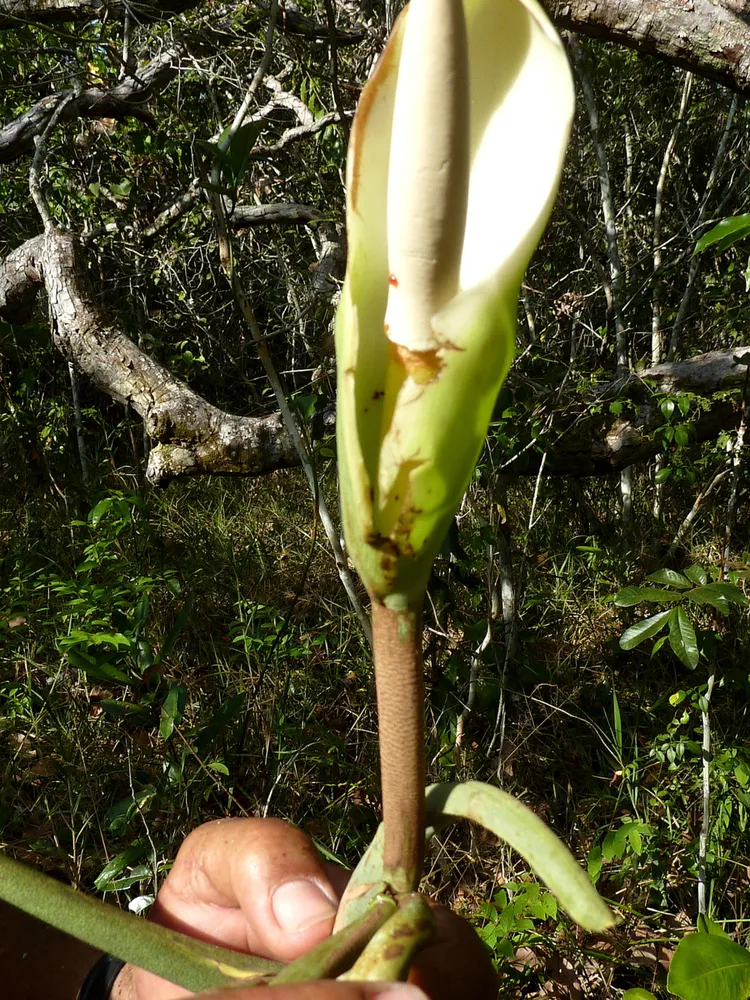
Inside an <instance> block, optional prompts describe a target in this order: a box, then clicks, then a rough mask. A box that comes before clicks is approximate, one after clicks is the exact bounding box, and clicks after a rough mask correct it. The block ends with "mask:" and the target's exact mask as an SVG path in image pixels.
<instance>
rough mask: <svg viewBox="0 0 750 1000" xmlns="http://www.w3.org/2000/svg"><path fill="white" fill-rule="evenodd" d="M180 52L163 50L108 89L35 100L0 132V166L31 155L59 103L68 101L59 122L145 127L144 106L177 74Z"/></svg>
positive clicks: (147, 115) (150, 118) (147, 114)
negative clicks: (108, 121)
mask: <svg viewBox="0 0 750 1000" xmlns="http://www.w3.org/2000/svg"><path fill="white" fill-rule="evenodd" d="M180 54H181V50H180V49H179V48H178V47H172V48H170V49H167V50H165V51H164V52H162V53H161V54H160V55H158V56H157V57H156V58H155V59H152V60H151V62H150V63H149V64H148V66H146V67H144V68H143V69H141V70H139V71H138V72H137V73H136V75H135V77H127V78H126V79H124V80H121V81H120V82H119V83H118V84H117V85H116V86H114V87H112V88H111V89H110V90H101V89H100V88H99V87H88V88H87V89H86V90H82V91H81V92H80V93H79V94H74V93H73V91H63V92H61V93H59V94H52V95H51V96H49V97H44V98H42V100H41V101H37V103H36V104H34V105H33V106H32V107H30V108H29V110H28V111H26V112H24V114H22V115H20V116H19V117H18V118H16V119H15V120H14V121H12V122H9V123H8V124H7V125H6V126H5V127H4V128H2V129H0V163H10V162H11V161H12V160H17V159H18V158H19V156H23V155H24V154H25V153H30V152H32V150H33V148H34V138H35V137H36V136H37V135H41V133H42V132H43V131H44V129H45V128H46V126H47V124H48V122H49V120H50V118H51V117H52V115H53V114H54V113H55V110H56V109H57V107H58V105H59V103H60V101H63V100H67V99H68V98H70V99H69V100H68V103H67V105H66V107H65V110H64V112H63V114H62V118H63V120H67V121H70V120H71V119H73V118H117V119H122V118H138V119H140V120H141V121H143V122H146V124H148V125H152V124H153V123H154V121H155V119H154V116H153V114H152V113H151V111H149V109H148V108H147V107H146V104H147V103H148V101H150V100H151V99H152V98H153V97H154V96H155V95H156V94H158V93H159V91H160V90H163V89H164V87H166V85H167V84H168V83H169V81H170V80H171V79H172V77H173V76H174V75H175V73H176V72H177V62H178V60H179V57H180Z"/></svg>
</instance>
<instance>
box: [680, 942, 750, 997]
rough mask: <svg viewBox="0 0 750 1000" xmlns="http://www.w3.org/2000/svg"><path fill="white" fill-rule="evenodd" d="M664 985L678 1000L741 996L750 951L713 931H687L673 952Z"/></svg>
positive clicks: (748, 976)
mask: <svg viewBox="0 0 750 1000" xmlns="http://www.w3.org/2000/svg"><path fill="white" fill-rule="evenodd" d="M667 989H668V990H669V992H670V993H674V994H675V996H678V997H681V1000H744V998H745V997H747V996H749V995H750V952H748V951H747V950H746V949H745V948H743V947H742V946H741V945H739V944H736V942H734V941H732V940H730V939H729V938H725V937H721V936H719V935H716V934H688V936H687V937H684V938H683V939H682V941H680V943H679V944H678V946H677V950H676V951H675V953H674V958H673V959H672V964H671V965H670V967H669V977H668V978H667Z"/></svg>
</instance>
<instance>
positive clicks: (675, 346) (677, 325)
mask: <svg viewBox="0 0 750 1000" xmlns="http://www.w3.org/2000/svg"><path fill="white" fill-rule="evenodd" d="M738 103H739V98H738V97H737V94H734V95H733V97H732V103H731V104H730V105H729V111H728V112H727V117H726V121H725V122H724V130H723V132H722V136H721V140H720V141H719V145H718V147H717V149H716V155H715V156H714V162H713V164H712V165H711V172H710V173H709V175H708V180H707V181H706V188H705V190H704V192H703V198H702V199H701V203H700V207H699V208H698V216H697V218H696V220H695V224H694V226H693V230H696V229H698V228H700V227H701V226H702V225H703V222H704V221H705V218H706V211H707V209H708V202H709V199H710V197H711V194H712V192H713V189H714V187H715V185H716V181H717V179H718V176H719V171H720V170H721V166H722V164H723V162H724V157H725V156H726V152H727V146H728V144H729V133H730V132H731V129H732V122H733V121H734V116H735V112H736V111H737V107H738ZM701 263H702V258H701V256H700V254H698V255H696V256H695V257H693V258H692V259H691V261H690V267H689V269H688V279H687V283H686V285H685V290H684V292H683V293H682V298H681V299H680V304H679V306H678V308H677V315H676V316H675V321H674V323H673V324H672V335H671V337H670V338H669V350H668V351H667V361H674V358H675V356H676V354H677V352H678V350H679V346H680V334H681V333H682V328H683V326H684V325H685V320H686V319H687V314H688V309H689V307H690V301H691V299H692V297H693V289H694V288H695V284H696V282H697V280H698V273H699V271H700V267H701Z"/></svg>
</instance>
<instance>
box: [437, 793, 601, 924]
mask: <svg viewBox="0 0 750 1000" xmlns="http://www.w3.org/2000/svg"><path fill="white" fill-rule="evenodd" d="M427 817H428V821H429V822H431V823H432V824H433V826H434V827H435V829H436V830H438V829H440V828H442V827H443V826H445V825H446V823H448V822H451V821H452V820H453V819H456V818H458V817H461V818H462V819H469V820H472V822H474V823H479V824H480V826H483V827H484V828H485V829H486V830H491V831H492V833H494V834H495V836H497V837H501V838H502V839H503V840H505V841H506V842H507V843H508V844H510V846H511V847H513V848H514V849H515V850H516V851H518V853H519V854H520V855H521V856H522V857H524V858H525V859H526V861H527V862H528V863H529V865H531V867H532V868H533V869H534V871H535V872H536V874H537V875H538V876H539V877H540V878H541V880H542V881H543V882H545V883H546V884H547V886H549V888H550V889H551V891H552V892H553V893H554V894H555V896H557V898H558V900H559V902H560V904H561V905H562V906H563V908H564V909H565V910H567V912H568V913H569V914H570V916H571V917H572V918H573V920H575V921H576V923H578V924H580V925H581V926H582V927H585V928H586V929H587V930H590V931H602V930H605V928H607V927H612V926H614V924H615V923H616V920H615V916H614V914H613V913H612V911H611V910H610V909H609V907H607V906H606V905H605V903H604V902H603V900H602V899H601V898H600V896H599V894H598V893H597V891H596V889H594V887H593V885H592V884H591V880H590V879H589V877H588V875H587V874H586V873H585V872H584V870H583V869H582V868H581V866H580V865H579V864H578V862H577V861H576V859H575V858H574V857H573V855H572V854H571V853H570V851H569V850H568V848H567V847H566V846H565V844H563V842H562V841H561V840H559V839H558V838H557V837H556V836H555V834H554V833H553V832H552V830H550V828H549V827H548V826H547V825H546V824H545V823H544V822H543V821H542V820H541V819H539V817H538V816H537V815H536V814H535V813H533V812H532V811H531V810H530V809H529V808H528V807H527V806H525V805H524V804H523V803H522V802H519V801H518V800H517V799H514V798H513V796H512V795H508V793H507V792H504V791H502V789H500V788H495V787H493V786H491V785H485V784H482V782H480V781H467V782H464V783H463V784H456V785H454V784H442V785H432V786H431V787H430V788H428V789H427Z"/></svg>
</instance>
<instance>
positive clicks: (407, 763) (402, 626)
mask: <svg viewBox="0 0 750 1000" xmlns="http://www.w3.org/2000/svg"><path fill="white" fill-rule="evenodd" d="M372 636H373V647H374V658H375V688H376V691H377V698H378V729H379V732H380V781H381V787H382V794H383V827H384V835H385V849H384V858H383V870H384V878H385V880H386V882H388V884H389V885H390V887H391V888H392V889H393V890H394V892H396V893H403V892H413V891H414V890H415V889H416V888H417V886H418V885H419V880H420V878H421V875H422V859H423V854H424V829H425V821H424V794H425V759H424V745H425V735H424V676H423V672H422V608H421V605H420V607H418V608H414V607H412V606H407V607H405V608H403V609H397V608H394V607H389V606H387V605H386V604H383V603H382V602H381V601H379V600H378V599H377V598H373V601H372Z"/></svg>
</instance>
